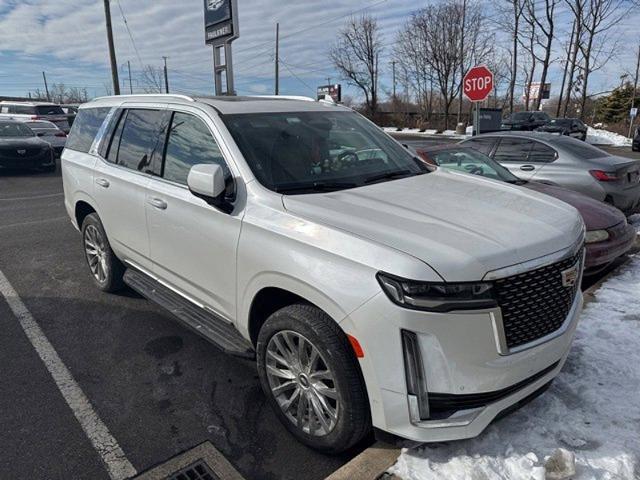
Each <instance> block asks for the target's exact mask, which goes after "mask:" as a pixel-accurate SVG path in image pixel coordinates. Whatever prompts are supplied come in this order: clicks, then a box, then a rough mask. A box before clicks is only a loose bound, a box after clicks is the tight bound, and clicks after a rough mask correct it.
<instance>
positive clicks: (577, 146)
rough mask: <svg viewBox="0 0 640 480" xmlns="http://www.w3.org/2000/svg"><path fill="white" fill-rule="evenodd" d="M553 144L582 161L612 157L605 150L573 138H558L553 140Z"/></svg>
mask: <svg viewBox="0 0 640 480" xmlns="http://www.w3.org/2000/svg"><path fill="white" fill-rule="evenodd" d="M553 143H554V144H555V145H557V146H558V147H560V148H563V149H564V150H566V151H567V152H569V153H570V154H571V155H574V156H575V157H577V158H578V159H581V160H591V159H593V158H602V157H609V156H610V155H609V154H608V153H607V152H605V151H604V150H600V149H599V148H597V147H594V146H593V145H589V144H588V143H585V142H582V141H580V140H576V139H575V138H571V137H560V136H559V137H558V138H555V139H554V140H553Z"/></svg>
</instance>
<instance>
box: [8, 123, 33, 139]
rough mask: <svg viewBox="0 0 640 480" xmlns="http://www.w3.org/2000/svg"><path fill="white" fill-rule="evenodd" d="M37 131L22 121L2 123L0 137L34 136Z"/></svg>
mask: <svg viewBox="0 0 640 480" xmlns="http://www.w3.org/2000/svg"><path fill="white" fill-rule="evenodd" d="M33 136H35V133H33V130H31V129H30V128H29V127H27V126H25V125H22V124H21V123H8V122H6V123H5V122H3V123H0V137H33Z"/></svg>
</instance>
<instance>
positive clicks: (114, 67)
mask: <svg viewBox="0 0 640 480" xmlns="http://www.w3.org/2000/svg"><path fill="white" fill-rule="evenodd" d="M104 18H105V21H106V25H107V42H108V44H109V60H110V61H111V80H112V82H113V94H114V95H120V82H119V81H118V64H117V63H116V51H115V47H114V46H113V31H112V30H111V7H110V6H109V0H104Z"/></svg>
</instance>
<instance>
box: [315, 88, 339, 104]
mask: <svg viewBox="0 0 640 480" xmlns="http://www.w3.org/2000/svg"><path fill="white" fill-rule="evenodd" d="M317 95H318V97H317V98H318V100H322V99H324V97H325V95H329V96H330V97H331V98H333V101H334V102H336V103H339V102H341V101H342V85H340V84H339V83H336V84H335V85H321V86H320V87H318V90H317Z"/></svg>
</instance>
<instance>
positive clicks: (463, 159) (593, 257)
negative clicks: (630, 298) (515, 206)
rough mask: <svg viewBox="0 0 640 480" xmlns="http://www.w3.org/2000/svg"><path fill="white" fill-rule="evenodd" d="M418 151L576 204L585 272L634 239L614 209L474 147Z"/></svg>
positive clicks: (433, 162)
mask: <svg viewBox="0 0 640 480" xmlns="http://www.w3.org/2000/svg"><path fill="white" fill-rule="evenodd" d="M417 153H418V155H420V157H421V158H422V159H423V160H425V161H426V162H427V163H429V164H431V165H437V166H440V167H443V168H447V169H451V170H458V171H462V172H466V173H471V174H475V175H481V176H483V177H487V178H492V179H494V180H500V181H503V182H507V183H511V184H515V185H521V186H523V187H525V188H528V189H530V190H535V191H536V192H540V193H544V194H546V195H550V196H552V197H555V198H557V199H559V200H562V201H563V202H566V203H568V204H569V205H572V206H573V207H575V208H576V209H577V210H578V211H579V212H580V214H581V215H582V218H583V220H584V223H585V225H586V227H587V236H586V250H587V254H586V259H585V272H584V274H585V275H591V274H594V273H597V272H599V271H600V270H602V269H603V268H605V267H606V266H607V265H609V264H610V263H611V262H612V261H614V260H615V259H616V258H618V257H619V256H620V255H624V254H625V253H626V252H627V251H628V250H629V249H630V248H631V246H632V245H633V242H634V241H635V238H636V231H635V229H634V228H633V227H632V226H631V225H629V224H628V223H627V218H626V216H625V215H624V214H623V213H622V212H621V211H620V210H618V209H617V208H615V207H612V206H610V205H607V204H606V203H603V202H598V201H597V200H594V199H592V198H589V197H587V196H586V195H583V194H581V193H578V192H574V191H572V190H567V189H565V188H561V187H556V186H553V185H547V184H544V183H540V182H532V181H527V180H522V179H520V178H518V177H516V176H515V175H513V174H512V173H511V172H509V171H508V170H507V169H506V168H504V167H502V166H501V165H500V164H498V163H497V162H495V161H494V160H492V159H491V158H489V157H487V156H486V155H484V154H482V153H480V152H478V151H476V150H473V149H471V148H468V147H464V146H460V145H443V146H435V147H428V148H425V149H420V150H417Z"/></svg>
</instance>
